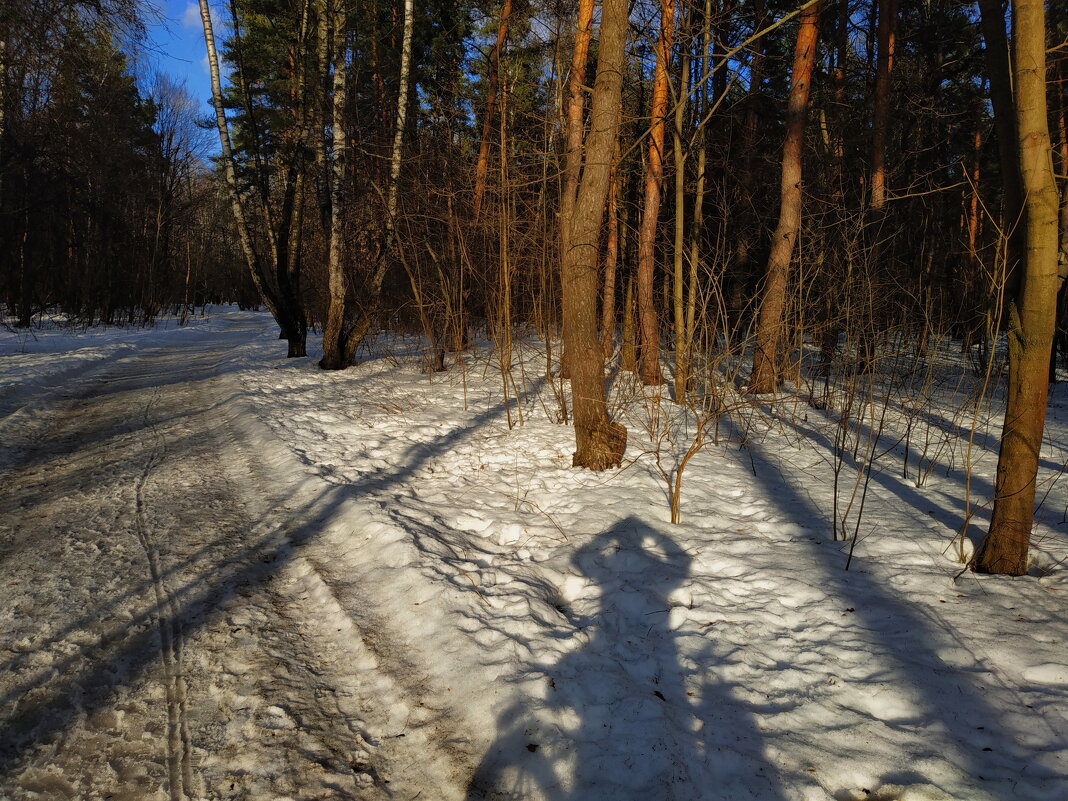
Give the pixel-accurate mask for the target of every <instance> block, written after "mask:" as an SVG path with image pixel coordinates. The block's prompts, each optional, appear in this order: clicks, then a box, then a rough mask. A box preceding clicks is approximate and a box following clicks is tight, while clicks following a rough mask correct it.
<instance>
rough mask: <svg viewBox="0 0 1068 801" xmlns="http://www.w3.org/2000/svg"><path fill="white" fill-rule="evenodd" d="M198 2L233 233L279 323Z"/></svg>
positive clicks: (204, 5)
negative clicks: (237, 169)
mask: <svg viewBox="0 0 1068 801" xmlns="http://www.w3.org/2000/svg"><path fill="white" fill-rule="evenodd" d="M199 2H200V21H201V24H202V25H203V27H204V46H205V47H206V49H207V54H208V72H209V74H210V75H211V100H212V106H213V107H214V110H215V127H216V130H217V131H218V133H219V150H220V151H221V152H222V163H223V175H224V177H225V178H226V188H227V190H228V191H229V195H230V210H231V211H232V212H233V215H234V220H235V221H236V223H237V237H238V241H239V242H240V243H241V252H242V253H243V254H244V256H245V261H246V263H247V264H248V270H249V275H250V276H251V277H252V283H253V284H254V285H255V286H256V291H257V292H258V293H259V296H260V300H262V301H263V305H264V306H266V307H267V308H268V309H269V310H270V312H271V315H272V316H273V317H274V319H275V320H276V321H278V322H279V324H281V315H280V312H279V308H278V299H277V297H275V294H274V292H273V291H272V290H271V288H270V285H269V284H268V282H267V280H266V276H265V275H264V272H263V263H262V261H261V260H260V257H259V254H258V253H257V252H256V247H255V244H254V243H253V240H252V231H251V228H250V226H249V223H248V218H247V217H246V216H245V209H244V206H243V205H242V203H241V193H240V191H239V189H238V186H237V175H236V172H235V171H234V150H233V145H232V144H231V142H230V127H229V125H228V124H227V122H226V108H225V106H224V105H223V93H222V81H221V79H220V77H219V54H218V51H217V50H216V49H215V33H214V31H213V30H212V23H211V11H210V9H209V8H208V2H207V0H199Z"/></svg>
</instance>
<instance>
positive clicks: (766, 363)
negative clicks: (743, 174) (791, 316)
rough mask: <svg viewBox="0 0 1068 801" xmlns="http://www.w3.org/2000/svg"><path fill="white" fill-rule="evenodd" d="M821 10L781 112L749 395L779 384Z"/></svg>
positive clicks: (801, 37)
mask: <svg viewBox="0 0 1068 801" xmlns="http://www.w3.org/2000/svg"><path fill="white" fill-rule="evenodd" d="M820 6H821V3H820V2H815V3H813V4H812V5H810V6H808V7H807V8H806V9H805V10H804V12H802V14H801V25H800V27H799V28H798V31H797V43H796V46H795V47H794V65H793V72H792V73H791V76H790V98H789V101H788V105H787V111H786V142H785V143H784V144H783V150H782V182H781V184H780V198H781V200H780V206H779V223H778V225H777V226H776V227H775V232H774V233H773V234H772V238H771V255H770V256H768V267H767V271H766V272H765V275H764V294H763V297H762V299H761V302H760V312H759V317H758V319H757V332H756V339H757V341H756V351H755V352H754V353H753V374H752V376H751V377H750V379H749V392H750V393H751V394H754V395H756V394H764V393H771V392H775V390H776V389H778V386H779V344H780V342H781V340H782V334H783V312H784V309H785V306H786V285H787V281H788V279H789V274H790V262H791V260H792V259H793V253H794V246H795V244H796V243H797V234H798V232H799V231H800V230H801V151H802V145H803V142H804V134H805V118H806V116H807V114H808V95H809V88H810V85H811V83H812V66H813V64H814V63H815V60H816V42H817V40H818V38H819V15H820Z"/></svg>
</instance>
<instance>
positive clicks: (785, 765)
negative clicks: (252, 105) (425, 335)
mask: <svg viewBox="0 0 1068 801" xmlns="http://www.w3.org/2000/svg"><path fill="white" fill-rule="evenodd" d="M0 354H3V358H2V359H0V403H2V404H3V406H2V407H0V411H2V412H3V414H5V415H6V416H7V417H6V421H7V422H6V423H0V468H2V469H3V471H4V478H3V480H4V482H5V486H7V487H10V488H11V490H10V494H9V495H8V492H7V491H5V495H8V498H7V499H5V500H4V502H3V504H2V506H0V514H2V517H0V526H2V528H0V542H2V543H3V544H2V546H0V660H2V663H3V666H4V670H3V672H2V674H0V676H2V678H0V693H2V694H3V699H4V700H3V703H2V705H0V710H2V717H3V723H2V725H3V726H4V729H5V731H6V732H7V733H5V734H4V735H3V736H2V737H0V795H2V796H4V797H11V798H16V799H23V798H25V799H36V798H46V799H51V798H87V799H88V798H106V797H111V798H131V799H132V798H146V799H147V798H161V799H167V798H170V799H175V798H210V799H216V798H219V799H222V798H248V799H311V798H360V799H363V798H367V799H371V798H386V797H389V798H404V799H409V798H415V797H419V798H423V799H435V800H437V799H441V801H448V799H466V800H468V801H476V799H530V801H537V800H538V799H574V800H575V801H577V800H578V799H582V800H583V801H598V800H600V799H603V800H604V801H609V800H611V801H624V800H625V799H634V801H639V800H641V801H645V800H646V799H665V801H666V800H668V799H677V800H678V801H691V800H692V801H698V800H699V799H708V800H709V801H712V799H715V800H716V801H721V800H723V799H739V800H742V799H745V800H747V801H748V800H749V799H753V800H754V801H829V800H832V799H833V801H849V800H852V799H868V800H869V801H870V800H871V799H879V800H880V801H891V799H897V800H899V801H920V800H921V799H922V800H923V801H935V800H941V799H954V800H955V801H963V800H964V799H967V801H1005V800H1007V799H1024V800H1026V801H1032V800H1033V801H1039V800H1042V801H1055V800H1056V801H1059V799H1064V798H1068V649H1066V646H1065V645H1064V643H1065V642H1066V641H1068V615H1066V614H1065V612H1066V606H1068V600H1066V596H1068V568H1066V567H1065V564H1064V560H1065V559H1066V557H1068V540H1066V528H1065V527H1066V525H1068V521H1066V520H1065V515H1064V514H1062V510H1064V509H1066V508H1068V489H1066V487H1065V482H1064V481H1063V480H1061V474H1062V472H1063V468H1064V465H1065V463H1066V462H1068V423H1066V420H1068V396H1066V394H1065V389H1064V388H1063V386H1062V385H1057V386H1056V388H1055V391H1054V394H1053V396H1052V399H1051V409H1050V414H1049V419H1048V424H1047V434H1048V436H1047V442H1046V444H1045V446H1044V449H1043V453H1042V472H1041V474H1040V476H1039V481H1040V496H1043V495H1044V496H1045V497H1044V498H1043V500H1042V504H1041V507H1040V510H1039V514H1038V516H1037V519H1038V523H1037V525H1036V528H1035V532H1034V541H1035V547H1034V559H1033V565H1034V569H1033V571H1032V573H1033V575H1029V576H1023V577H1019V578H1004V577H988V576H975V575H973V574H971V573H963V574H962V573H961V565H960V563H959V562H958V561H957V559H956V557H957V554H958V550H959V549H958V546H957V545H956V544H954V540H955V537H956V532H957V529H958V527H959V526H960V523H961V520H962V516H963V514H964V513H965V510H966V507H965V470H964V466H965V465H966V464H970V465H971V479H970V498H969V500H970V504H969V507H968V509H969V511H970V512H971V514H972V521H971V528H972V532H971V536H974V535H975V533H979V534H981V532H982V531H983V530H985V524H986V520H987V519H988V515H989V500H990V495H991V492H992V481H993V473H994V467H995V465H996V450H995V449H996V445H997V442H996V439H997V437H996V435H997V431H998V429H999V418H998V413H999V409H998V406H997V402H996V399H995V400H994V401H993V402H988V403H985V404H978V405H976V404H971V405H968V404H967V403H965V399H966V398H967V396H968V393H969V392H970V391H971V384H970V383H969V380H968V379H967V378H966V376H962V373H961V371H960V370H956V368H955V367H954V364H955V362H956V361H959V356H958V357H955V358H951V357H952V349H951V348H950V347H949V345H947V346H946V348H945V350H944V351H943V352H942V355H941V356H940V357H939V359H940V360H938V361H935V360H932V366H931V372H930V373H929V374H928V375H927V378H926V379H925V380H920V381H917V382H916V383H915V384H914V385H908V386H906V385H904V384H901V385H894V386H891V384H893V382H890V383H886V382H885V381H884V383H878V382H876V383H873V384H872V386H871V390H872V392H873V393H874V395H873V397H874V398H876V399H879V398H880V397H883V398H884V399H886V398H888V399H890V400H892V403H891V412H888V413H887V415H886V416H885V417H880V416H879V414H878V413H876V414H874V415H871V414H869V415H868V416H867V417H865V418H864V419H863V420H858V421H855V424H854V425H852V426H851V427H849V428H848V429H847V430H848V432H849V436H850V437H853V438H855V439H851V440H850V447H849V448H847V450H848V451H849V453H847V454H846V455H845V456H844V457H843V458H842V459H840V460H838V459H836V454H835V448H834V443H835V441H836V437H839V436H841V432H842V430H843V429H842V428H841V427H840V426H839V420H838V418H837V417H836V415H835V413H834V412H833V411H831V410H819V409H816V408H814V407H812V406H810V405H809V404H807V403H805V402H804V400H803V393H802V392H799V393H797V394H796V395H792V396H791V395H787V396H785V397H784V398H783V399H782V400H780V401H777V402H775V403H774V404H772V403H770V402H767V401H764V402H763V403H761V404H757V403H756V402H753V401H751V400H750V399H747V398H744V397H742V396H735V395H734V394H732V393H729V392H725V393H724V406H723V407H722V411H723V413H722V414H721V416H720V417H719V419H718V420H717V423H716V425H715V426H714V428H713V427H710V429H709V441H708V443H707V444H706V445H705V446H704V447H703V448H702V449H700V450H699V451H698V452H697V453H696V454H695V455H693V457H692V459H690V461H689V462H688V463H687V465H686V467H685V472H684V473H683V474H682V480H681V481H682V483H681V517H682V522H681V523H680V524H677V525H673V524H671V523H670V522H669V521H670V507H669V501H670V487H669V486H668V483H667V482H666V480H665V475H664V474H665V473H666V475H667V478H668V479H671V478H672V477H673V476H674V475H676V474H675V470H676V469H677V467H678V465H679V464H680V461H681V459H682V457H683V455H684V454H685V453H686V451H687V449H688V448H689V446H690V445H691V444H692V442H693V439H694V437H695V435H696V430H697V429H696V427H695V426H696V423H695V420H694V417H693V414H692V412H691V410H688V409H685V408H683V407H677V406H676V405H675V404H673V403H672V402H671V401H670V397H669V395H668V390H667V388H666V387H665V388H663V389H662V390H661V394H660V396H659V397H658V396H657V395H656V393H654V391H652V390H649V389H645V390H642V389H641V388H638V387H635V386H633V384H631V383H630V382H628V381H627V380H626V379H624V378H619V379H617V380H615V381H614V382H613V384H612V392H613V395H612V400H611V403H612V408H613V413H614V414H615V415H616V416H618V417H619V418H620V419H621V420H622V421H623V422H624V423H625V424H626V425H627V427H628V429H629V432H630V442H629V446H628V451H627V454H626V458H625V460H624V466H623V467H622V468H621V469H619V470H615V471H611V472H608V473H597V474H595V473H591V472H586V471H578V470H574V469H572V468H571V466H570V464H571V452H572V450H573V447H574V446H573V431H572V429H571V428H570V427H568V426H566V425H562V424H560V423H559V418H560V412H559V408H558V402H557V393H559V392H561V391H562V390H561V386H560V382H559V379H558V378H556V377H555V375H554V374H553V373H552V372H551V371H550V373H549V375H548V376H547V375H546V370H545V352H544V350H543V349H541V348H540V347H539V346H538V343H537V342H536V340H535V339H534V338H533V337H529V338H527V339H525V340H523V341H522V342H521V343H520V344H518V345H517V346H516V348H515V350H514V352H513V354H512V364H511V367H512V375H513V378H514V380H515V388H514V389H513V388H512V387H511V386H509V388H508V400H507V401H506V400H505V391H504V390H503V389H502V384H501V373H500V370H499V366H498V363H497V361H496V354H495V352H494V350H493V349H492V347H491V346H490V345H489V344H488V343H481V344H479V345H477V346H476V347H475V348H474V349H473V350H472V351H470V352H468V353H465V354H459V355H452V356H450V369H449V371H448V372H446V373H440V374H435V373H427V372H425V371H424V366H425V359H424V358H423V349H422V344H421V343H420V341H419V340H418V339H415V338H407V339H404V338H395V339H386V338H383V339H382V340H380V341H378V342H376V343H374V344H373V346H372V348H371V349H370V351H369V352H365V353H362V354H361V357H360V358H361V360H362V361H361V363H360V364H359V365H358V366H356V367H355V368H353V369H351V370H347V371H344V372H339V373H324V372H321V371H319V370H318V369H317V368H316V366H315V358H316V354H312V358H310V359H306V360H287V359H285V358H284V353H283V352H281V349H280V347H279V343H278V341H277V338H276V333H275V330H274V328H273V327H272V326H271V325H270V321H269V319H268V318H266V317H265V316H264V315H257V314H253V313H244V312H237V311H234V310H228V309H219V310H214V311H213V312H212V313H211V314H209V315H208V316H207V317H206V318H203V319H198V320H197V321H196V323H195V324H194V325H192V326H186V327H183V328H178V327H174V326H171V327H164V328H160V329H154V330H149V331H128V330H117V331H116V330H109V331H105V332H102V333H101V332H95V331H88V332H81V333H76V332H70V331H68V330H65V329H62V328H60V327H53V328H50V329H48V330H46V331H44V332H41V333H39V334H38V335H37V338H36V339H27V338H24V337H15V336H14V335H11V334H3V335H0ZM564 389H565V390H566V387H565V388H564ZM879 393H883V394H882V395H880V394H879ZM877 405H879V404H872V408H874V407H875V406H877ZM841 406H842V403H841V400H840V399H839V401H838V402H837V403H836V408H838V409H840V408H841ZM520 416H521V419H522V424H520V423H519V421H520ZM873 417H874V420H873V419H872V418H873ZM510 422H511V425H509V423H510ZM973 426H974V429H975V435H974V436H972V428H973ZM872 431H877V432H878V434H879V437H878V444H876V445H874V446H873V444H872V443H873V442H874V439H875V438H874V437H873V436H872ZM969 439H970V440H971V442H972V446H971V448H970V449H969V447H968V442H969ZM906 443H907V444H908V447H909V451H908V453H909V456H908V463H907V467H906V466H905V447H906ZM853 445H856V448H857V456H856V457H854V456H853V454H852V447H853ZM868 452H874V453H877V454H880V455H879V458H878V459H876V461H875V463H874V466H873V469H872V471H871V474H870V482H869V483H868V488H867V492H866V494H864V495H863V511H862V514H861V513H860V511H859V510H860V506H859V504H860V499H861V495H862V493H863V490H864V484H863V478H864V475H865V474H864V473H863V468H864V466H865V464H866V460H865V454H866V453H868ZM658 459H659V469H658V467H657V463H658ZM836 463H837V464H839V465H840V466H841V470H840V472H839V482H838V483H839V493H838V505H837V509H838V516H839V523H840V528H841V529H843V530H845V531H847V532H848V533H849V534H850V535H852V534H853V532H854V530H855V531H856V532H857V542H856V545H855V549H854V555H853V560H852V563H851V564H850V567H849V570H848V571H847V570H845V565H846V560H847V556H848V551H849V543H848V542H845V543H843V542H840V541H839V542H835V541H834V540H833V539H832V528H833V526H832V520H833V519H834V514H835V511H834V510H835V508H836V505H835V490H834V484H835V481H834V469H835V465H836ZM858 470H860V471H861V472H860V473H859V475H860V476H861V479H860V481H858V480H857V476H858ZM662 471H663V472H662ZM855 487H856V491H855V493H854V488H855ZM851 497H852V498H853V503H852V505H850V498H851ZM28 510H29V511H28ZM858 517H859V525H858V523H857V521H858ZM968 547H970V545H969V544H968V543H965V545H964V548H965V551H966V550H967V548H968Z"/></svg>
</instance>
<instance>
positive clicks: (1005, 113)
mask: <svg viewBox="0 0 1068 801" xmlns="http://www.w3.org/2000/svg"><path fill="white" fill-rule="evenodd" d="M979 11H980V25H981V29H982V32H983V41H984V43H985V45H986V47H985V52H986V65H987V72H988V73H989V78H990V104H991V106H993V109H994V129H995V131H996V132H997V139H998V160H999V161H1000V164H1001V184H1002V188H1003V191H1004V193H1005V194H1004V198H1005V200H1004V209H1003V212H1002V228H1003V230H1004V231H1005V232H1006V233H1007V234H1008V245H1009V247H1008V260H1009V263H1008V264H1007V265H1006V270H1005V289H1004V293H1005V297H1006V298H1011V297H1012V296H1013V295H1015V294H1016V291H1017V288H1018V284H1019V277H1018V276H1019V265H1020V264H1021V262H1022V260H1023V258H1024V248H1025V244H1026V243H1025V242H1024V222H1023V213H1024V211H1023V188H1022V184H1021V177H1020V160H1019V156H1018V154H1017V152H1016V121H1015V116H1014V115H1015V112H1014V110H1013V81H1012V75H1011V64H1010V61H1009V44H1008V38H1007V37H1006V35H1005V3H1004V0H979ZM1005 306H1006V308H1007V307H1008V303H1006V304H1005Z"/></svg>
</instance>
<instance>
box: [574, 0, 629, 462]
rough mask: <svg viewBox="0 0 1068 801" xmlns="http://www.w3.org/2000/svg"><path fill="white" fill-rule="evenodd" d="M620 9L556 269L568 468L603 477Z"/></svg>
mask: <svg viewBox="0 0 1068 801" xmlns="http://www.w3.org/2000/svg"><path fill="white" fill-rule="evenodd" d="M627 11H628V5H627V1H626V0H604V4H603V6H602V8H601V39H600V48H599V53H598V58H597V79H596V82H595V84H594V87H593V101H592V106H591V112H590V132H589V135H588V136H587V139H586V165H585V170H584V171H583V174H582V179H581V183H580V185H579V192H578V199H577V202H576V204H575V214H574V216H573V218H572V219H571V220H561V224H568V223H570V225H571V232H570V234H569V241H570V247H569V248H568V250H567V254H566V257H565V259H564V263H563V274H562V278H563V289H564V343H565V347H566V348H567V349H568V351H569V352H570V353H571V364H570V366H571V392H572V397H573V401H572V402H573V404H574V425H575V454H574V457H573V459H572V464H573V465H574V466H575V467H586V468H589V469H591V470H607V469H608V468H610V467H613V466H616V465H618V464H620V462H621V461H622V458H623V451H624V450H625V449H626V445H627V430H626V429H625V428H624V427H623V426H621V425H620V424H619V423H614V422H612V421H611V420H609V418H608V409H607V404H606V402H605V391H604V357H603V356H602V355H601V346H600V343H599V342H598V341H597V284H598V281H597V278H598V275H597V273H598V270H597V266H598V258H597V257H598V254H599V250H600V248H599V244H600V232H601V225H602V221H603V219H604V207H605V199H606V197H607V194H608V184H609V172H610V170H611V163H612V154H613V151H614V150H615V145H616V139H617V137H618V134H619V105H620V96H621V94H622V87H623V72H624V69H625V61H624V51H625V45H626V40H627V29H628V27H629V25H628V19H627Z"/></svg>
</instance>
